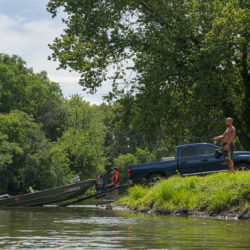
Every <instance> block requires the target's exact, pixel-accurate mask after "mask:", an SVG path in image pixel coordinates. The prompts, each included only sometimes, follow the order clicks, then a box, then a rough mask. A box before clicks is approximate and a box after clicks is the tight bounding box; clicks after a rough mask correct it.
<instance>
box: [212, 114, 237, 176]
mask: <svg viewBox="0 0 250 250" xmlns="http://www.w3.org/2000/svg"><path fill="white" fill-rule="evenodd" d="M226 126H227V128H226V130H225V132H224V134H223V135H219V136H216V137H214V138H213V140H214V141H216V140H220V141H223V143H224V144H223V155H224V160H225V162H226V164H227V166H228V168H229V172H230V173H234V174H235V170H234V163H233V160H232V159H233V152H234V143H233V140H234V137H235V127H234V126H233V119H232V118H230V117H228V118H227V119H226Z"/></svg>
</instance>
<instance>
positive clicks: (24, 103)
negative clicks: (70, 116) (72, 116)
mask: <svg viewBox="0 0 250 250" xmlns="http://www.w3.org/2000/svg"><path fill="white" fill-rule="evenodd" d="M25 64H26V63H25V62H24V61H23V60H22V59H21V58H20V57H18V56H16V55H13V56H9V55H6V54H0V89H1V92H0V112H1V113H8V112H10V111H11V110H15V109H17V110H21V111H23V112H25V113H28V114H30V115H32V116H33V117H34V118H35V121H36V122H41V123H42V124H43V129H44V131H45V132H46V134H47V136H48V137H49V138H50V139H52V140H55V139H56V138H57V137H58V136H60V135H61V132H62V130H61V127H60V125H61V124H62V121H63V117H64V110H63V99H62V92H61V89H60V88H59V86H58V84H56V83H54V82H51V81H49V79H48V77H47V73H46V72H45V71H43V72H41V73H37V74H35V73H33V70H32V69H30V68H27V67H26V66H25Z"/></svg>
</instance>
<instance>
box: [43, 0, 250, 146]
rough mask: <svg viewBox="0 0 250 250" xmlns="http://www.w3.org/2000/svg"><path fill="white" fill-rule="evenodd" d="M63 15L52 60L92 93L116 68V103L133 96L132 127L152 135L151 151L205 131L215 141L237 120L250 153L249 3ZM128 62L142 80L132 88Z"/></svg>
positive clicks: (149, 3)
mask: <svg viewBox="0 0 250 250" xmlns="http://www.w3.org/2000/svg"><path fill="white" fill-rule="evenodd" d="M60 7H63V8H64V11H65V12H66V13H67V14H68V17H67V19H65V20H64V22H65V24H66V25H67V28H66V29H65V33H64V34H63V35H61V36H60V37H59V38H56V39H55V41H54V43H53V44H51V45H50V48H51V49H52V50H53V53H52V57H51V58H52V59H54V60H57V59H58V60H59V61H60V67H61V68H66V67H70V68H72V69H73V70H75V71H78V72H79V73H80V74H81V76H82V79H81V80H80V83H81V84H82V85H83V87H84V88H86V89H89V90H90V91H92V92H93V91H95V89H96V88H97V87H99V86H100V85H101V84H102V83H103V82H104V81H105V80H106V78H107V67H108V66H110V65H115V66H116V69H117V72H116V73H115V75H114V80H115V81H114V84H113V87H114V89H113V90H114V95H116V96H118V97H119V95H121V94H123V93H124V89H129V94H131V93H132V95H133V96H134V97H135V101H136V104H137V105H135V107H134V110H135V111H134V112H135V113H136V116H135V119H134V120H133V122H132V123H131V124H132V125H134V128H137V129H138V128H140V129H141V131H143V132H145V133H146V134H147V138H149V142H148V144H149V145H150V144H152V145H154V144H155V143H159V141H160V140H161V139H160V138H159V137H161V135H162V134H163V133H162V132H164V133H167V132H168V135H171V134H172V136H182V137H185V136H187V135H190V133H193V135H194V136H197V137H199V135H201V134H204V131H205V132H206V135H207V137H206V138H207V139H208V138H209V136H210V134H213V133H214V132H215V128H216V131H217V129H218V130H221V129H222V126H223V123H221V122H219V125H218V123H216V122H215V121H214V120H215V118H217V119H224V117H225V116H232V117H233V118H234V120H235V123H236V127H237V131H238V135H239V139H240V142H241V143H242V145H243V146H244V147H245V148H246V149H247V148H250V132H249V128H250V127H249V124H250V123H249V120H248V119H249V118H247V117H250V115H249V107H250V105H249V100H250V92H249V70H248V67H249V46H248V43H249V35H248V30H249V14H248V12H249V3H248V1H244V0H243V1H234V0H221V1H217V0H209V1H197V0H181V1H173V0H168V1H165V0H164V1H163V0H160V1H155V0H143V1H135V0H124V1H100V0H95V1H93V0H87V1H69V0H64V1H60V0H50V1H49V3H48V10H49V11H50V12H51V13H52V15H53V16H55V15H56V13H57V10H58V8H60ZM128 59H130V60H132V61H133V63H132V67H130V69H132V70H133V71H134V72H135V73H136V74H135V77H134V79H132V80H130V82H129V83H128V82H126V80H125V79H123V78H122V77H123V75H122V72H123V71H124V69H125V67H126V66H123V63H124V62H125V61H126V60H128ZM125 65H126V64H125ZM119 83H120V84H121V86H120V87H119ZM126 87H127V88H126ZM196 116H198V119H196ZM196 121H197V123H198V124H199V127H198V126H196V125H195V123H196ZM180 124H181V126H180ZM201 125H202V128H201V127H200V126H201ZM203 128H204V129H203ZM170 131H171V132H170ZM208 135H209V136H208ZM203 138H205V137H204V136H203ZM159 144H160V143H159Z"/></svg>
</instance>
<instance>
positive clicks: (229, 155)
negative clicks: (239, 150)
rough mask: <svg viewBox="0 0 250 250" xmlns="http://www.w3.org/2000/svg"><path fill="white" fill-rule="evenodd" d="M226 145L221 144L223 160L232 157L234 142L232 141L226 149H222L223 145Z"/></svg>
mask: <svg viewBox="0 0 250 250" xmlns="http://www.w3.org/2000/svg"><path fill="white" fill-rule="evenodd" d="M225 145H226V143H224V144H223V155H224V160H225V161H230V160H232V159H233V153H234V143H233V142H232V143H231V144H230V145H229V147H228V149H227V151H226V150H224V146H225Z"/></svg>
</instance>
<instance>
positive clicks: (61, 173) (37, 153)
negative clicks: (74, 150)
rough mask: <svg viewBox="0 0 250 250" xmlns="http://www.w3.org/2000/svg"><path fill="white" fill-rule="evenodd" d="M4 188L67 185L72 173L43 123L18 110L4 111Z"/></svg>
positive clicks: (0, 123) (0, 126)
mask: <svg viewBox="0 0 250 250" xmlns="http://www.w3.org/2000/svg"><path fill="white" fill-rule="evenodd" d="M0 131H1V137H0V158H1V159H3V161H1V164H0V178H1V182H0V190H1V192H8V193H10V194H17V193H23V192H26V190H27V189H28V187H29V186H32V187H33V188H34V189H38V190H41V189H45V188H49V187H53V186H54V185H62V184H65V183H66V182H67V181H68V180H69V178H70V177H71V176H72V173H71V171H70V170H69V167H68V165H67V159H64V158H63V157H62V156H61V157H55V149H54V148H53V147H51V144H50V143H49V141H48V140H47V139H46V137H45V134H44V133H43V131H42V129H41V126H40V125H39V124H37V123H35V122H34V120H33V118H32V117H31V116H30V115H28V114H26V113H24V112H22V111H18V110H14V111H11V112H10V113H9V114H0Z"/></svg>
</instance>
